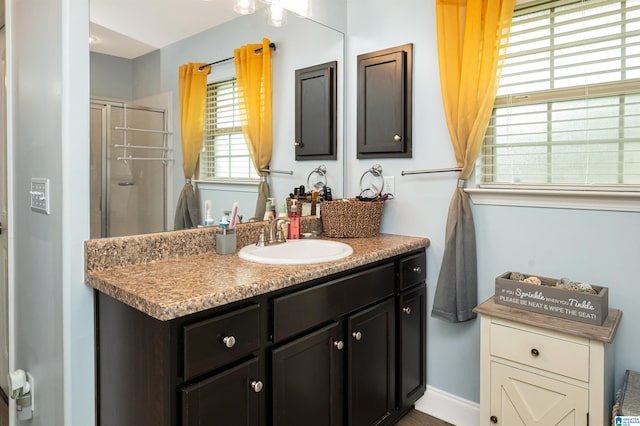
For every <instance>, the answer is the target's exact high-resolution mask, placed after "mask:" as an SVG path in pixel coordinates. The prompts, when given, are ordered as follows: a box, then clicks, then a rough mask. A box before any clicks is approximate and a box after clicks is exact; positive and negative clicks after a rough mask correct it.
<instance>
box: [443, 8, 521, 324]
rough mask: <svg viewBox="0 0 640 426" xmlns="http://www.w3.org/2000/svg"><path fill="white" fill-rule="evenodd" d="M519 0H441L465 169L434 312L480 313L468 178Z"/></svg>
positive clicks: (448, 101)
mask: <svg viewBox="0 0 640 426" xmlns="http://www.w3.org/2000/svg"><path fill="white" fill-rule="evenodd" d="M515 1H516V0H436V21H437V32H438V61H439V66H440V86H441V90H442V101H443V105H444V112H445V116H446V120H447V126H448V128H449V134H450V136H451V143H452V145H453V150H454V152H455V156H456V162H457V164H458V167H462V172H460V176H459V180H458V187H457V188H456V190H455V193H454V195H453V198H452V200H451V205H450V207H449V214H448V217H447V227H446V236H445V250H444V254H443V259H442V265H441V268H440V275H439V276H438V284H437V287H436V294H435V298H434V304H433V310H432V313H431V315H432V316H436V317H440V318H443V319H446V320H449V321H452V322H461V321H467V320H470V319H473V318H475V316H476V315H475V314H474V313H473V312H472V309H473V307H475V306H476V305H477V281H478V280H477V260H476V241H475V227H474V223H473V215H472V213H471V206H470V203H469V196H468V195H467V194H466V193H465V192H464V182H465V181H466V180H467V179H468V178H469V177H470V176H471V173H472V172H473V168H474V165H475V161H476V159H477V158H478V154H479V152H480V148H481V147H482V140H483V138H484V134H485V132H486V129H487V125H488V124H489V120H490V118H491V112H492V109H493V104H494V102H495V97H496V92H497V90H498V83H499V78H500V71H501V69H502V63H503V60H504V55H505V50H506V45H507V39H508V36H509V29H510V28H511V19H512V17H513V9H514V7H515Z"/></svg>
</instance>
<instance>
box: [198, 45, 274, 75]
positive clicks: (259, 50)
mask: <svg viewBox="0 0 640 426" xmlns="http://www.w3.org/2000/svg"><path fill="white" fill-rule="evenodd" d="M269 49H271V50H273V51H274V52H275V50H276V44H275V43H269ZM253 52H254V53H260V52H262V47H257V48H255V49H254V50H253ZM232 60H233V56H232V57H230V58H226V59H220V60H219V61H215V62H211V63H209V64H207V65H200V66H199V67H198V71H202V70H203V69H204V68H205V67H209V66H211V65H216V64H221V63H223V62H229V61H232Z"/></svg>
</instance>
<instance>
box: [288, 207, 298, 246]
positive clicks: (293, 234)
mask: <svg viewBox="0 0 640 426" xmlns="http://www.w3.org/2000/svg"><path fill="white" fill-rule="evenodd" d="M296 201H297V200H291V213H289V219H290V221H289V239H290V240H298V239H300V216H298V207H297V206H296Z"/></svg>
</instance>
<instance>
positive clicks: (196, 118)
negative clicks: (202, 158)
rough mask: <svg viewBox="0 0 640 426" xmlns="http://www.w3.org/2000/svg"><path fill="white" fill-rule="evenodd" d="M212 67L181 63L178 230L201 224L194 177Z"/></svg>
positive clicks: (179, 86)
mask: <svg viewBox="0 0 640 426" xmlns="http://www.w3.org/2000/svg"><path fill="white" fill-rule="evenodd" d="M201 66H202V69H200V67H201ZM209 70H210V67H209V66H208V65H206V64H203V63H194V62H189V63H188V64H184V65H180V68H179V69H178V94H179V96H180V137H181V144H182V170H183V172H184V178H185V184H184V186H183V187H182V191H181V192H180V198H179V199H178V205H177V207H176V214H175V219H174V229H186V228H193V227H196V226H198V225H199V224H200V206H199V202H198V197H197V196H196V192H195V189H194V187H193V185H192V184H191V178H192V177H193V174H194V172H195V170H196V165H197V162H198V156H199V155H200V148H201V147H202V135H203V132H204V115H205V111H206V106H207V74H209Z"/></svg>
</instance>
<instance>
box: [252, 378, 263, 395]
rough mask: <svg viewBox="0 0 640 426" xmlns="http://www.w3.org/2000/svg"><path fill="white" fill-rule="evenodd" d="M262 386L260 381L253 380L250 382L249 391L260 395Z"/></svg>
mask: <svg viewBox="0 0 640 426" xmlns="http://www.w3.org/2000/svg"><path fill="white" fill-rule="evenodd" d="M262 386H263V385H262V382H261V381H260V380H254V381H253V382H251V389H253V391H254V392H255V393H260V391H262Z"/></svg>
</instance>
